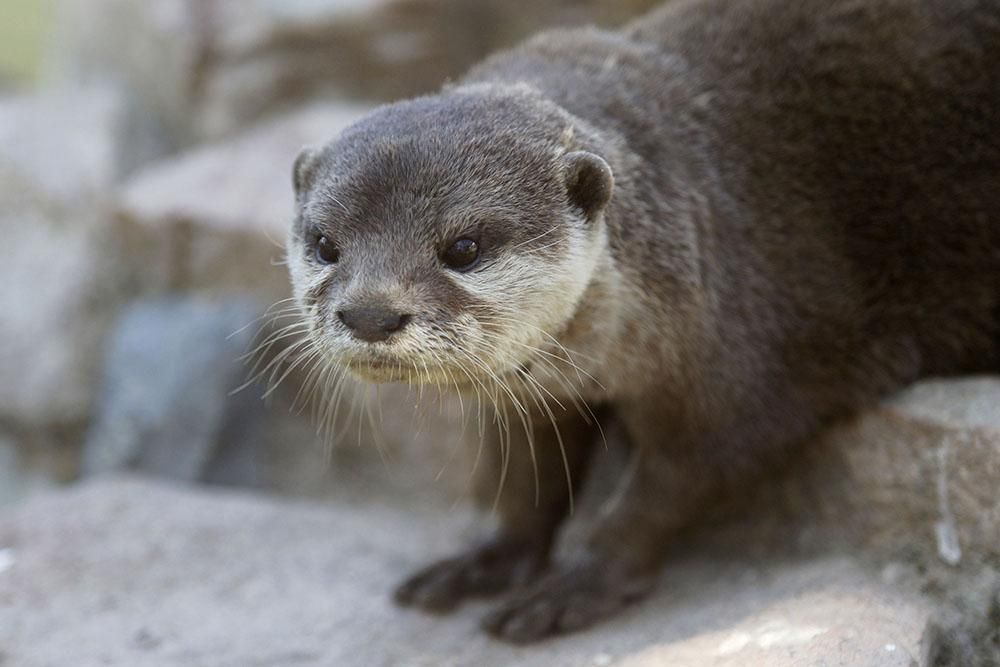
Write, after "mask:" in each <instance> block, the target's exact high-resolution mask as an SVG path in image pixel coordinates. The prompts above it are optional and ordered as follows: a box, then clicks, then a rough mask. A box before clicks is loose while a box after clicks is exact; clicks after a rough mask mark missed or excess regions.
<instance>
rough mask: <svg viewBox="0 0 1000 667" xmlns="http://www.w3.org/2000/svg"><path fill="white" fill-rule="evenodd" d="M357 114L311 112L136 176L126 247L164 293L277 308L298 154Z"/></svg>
mask: <svg viewBox="0 0 1000 667" xmlns="http://www.w3.org/2000/svg"><path fill="white" fill-rule="evenodd" d="M364 111H365V108H362V107H353V106H344V105H342V104H333V105H321V106H315V107H310V108H308V109H305V110H303V111H299V112H296V113H294V114H291V115H290V116H287V117H284V118H282V119H279V120H276V121H273V122H270V123H267V124H266V125H264V126H261V127H259V128H256V129H253V130H251V131H249V132H248V133H247V134H245V135H242V136H240V137H239V138H236V139H234V140H231V141H225V142H220V143H217V144H212V145H208V146H205V147H202V148H199V149H196V150H194V151H191V152H189V153H184V154H181V155H179V156H177V157H176V158H173V159H170V160H167V161H165V162H162V163H159V164H157V165H155V166H153V167H151V168H149V169H147V170H144V171H142V172H140V173H138V174H137V175H136V176H135V177H134V178H132V179H130V180H129V181H128V182H127V183H125V185H124V186H123V188H122V190H121V192H120V195H119V197H118V202H117V211H118V216H119V219H120V220H121V222H122V223H123V225H124V226H125V227H126V229H127V232H126V233H127V235H128V236H129V238H130V241H129V243H130V245H132V246H134V247H136V248H139V249H141V251H142V252H149V253H150V254H149V256H148V257H147V260H146V264H147V266H150V267H155V268H153V269H152V270H154V271H155V272H157V273H162V275H164V282H165V284H166V286H167V287H168V288H169V289H173V290H208V291H212V292H216V293H218V292H227V291H237V292H245V293H255V294H256V295H257V296H258V297H259V298H260V299H261V300H263V301H267V302H269V303H270V302H273V301H276V300H278V299H281V298H284V297H285V296H287V295H289V293H290V288H289V286H288V274H287V271H286V270H285V267H284V266H283V265H282V264H281V262H282V259H283V254H284V253H283V249H282V246H283V243H284V240H285V234H286V232H287V228H288V225H289V223H290V220H291V217H292V214H293V194H292V186H291V169H292V164H293V162H294V161H295V157H296V156H297V155H298V153H299V151H300V150H301V149H302V148H303V147H305V146H307V145H311V144H317V143H324V142H326V141H327V140H329V139H330V138H332V137H333V136H335V135H336V134H337V133H338V132H339V131H340V130H341V129H342V128H344V127H345V126H346V125H348V124H349V123H350V122H352V121H353V120H355V119H356V118H358V117H359V116H360V115H361V114H362V113H363V112H364Z"/></svg>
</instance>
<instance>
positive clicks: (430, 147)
mask: <svg viewBox="0 0 1000 667" xmlns="http://www.w3.org/2000/svg"><path fill="white" fill-rule="evenodd" d="M527 102H530V100H528V101H518V100H515V101H513V102H512V101H511V100H509V99H507V98H493V97H484V96H482V95H478V94H475V95H473V94H450V95H445V96H438V97H433V98H423V99H418V100H413V101H409V102H403V103H398V104H394V105H390V106H386V107H383V108H381V109H379V110H376V111H375V112H374V113H373V114H371V115H370V116H368V117H367V118H365V119H363V120H362V121H360V122H358V123H357V124H355V125H354V126H352V127H350V128H348V129H347V130H346V131H345V132H344V133H343V134H342V135H341V136H340V137H338V138H336V139H335V140H333V141H331V142H330V143H329V144H327V145H326V146H325V147H324V148H323V149H322V150H321V151H320V152H319V153H318V154H317V156H316V157H315V158H314V160H313V162H314V163H315V164H314V167H313V172H314V173H313V174H312V176H311V178H310V179H309V185H308V187H306V188H304V192H303V194H302V196H301V199H300V210H301V216H300V218H301V219H300V223H301V225H303V226H305V225H312V226H316V227H319V228H320V229H321V230H322V231H324V232H331V233H336V234H338V235H340V236H342V237H343V236H345V235H349V236H354V237H362V236H363V237H366V238H372V237H374V236H377V235H380V234H383V235H385V236H387V238H388V240H389V241H390V243H389V245H390V246H395V245H399V243H400V242H401V241H403V240H405V241H408V242H413V241H415V240H416V241H426V242H440V241H441V240H442V239H441V238H440V237H442V236H445V237H446V236H449V235H455V234H461V233H463V232H468V231H476V233H478V234H489V233H493V234H499V233H503V234H505V235H506V236H508V237H512V238H516V237H517V236H519V235H520V234H521V233H524V234H530V233H537V231H538V229H539V226H544V225H548V226H551V225H552V224H553V223H554V222H556V221H557V220H558V218H559V216H560V213H561V212H562V204H563V203H564V200H565V185H564V181H563V175H562V170H561V167H560V164H559V159H560V156H561V154H562V153H564V152H565V148H561V145H560V143H559V139H560V136H561V128H562V127H563V126H562V125H561V124H560V123H561V121H558V120H557V119H555V118H552V119H546V117H545V115H544V114H542V115H541V117H540V118H541V120H542V122H537V121H538V120H539V115H538V109H537V108H535V110H534V111H535V116H534V118H535V120H536V122H535V123H529V122H528V121H529V118H531V117H532V116H531V109H529V108H524V107H525V105H526V104H527ZM528 106H530V105H528ZM535 106H536V107H537V104H536V105H535ZM528 126H530V130H526V129H525V128H526V127H528ZM491 230H492V231H491ZM498 240H499V239H498ZM549 240H550V241H551V240H552V239H549ZM344 241H347V239H344Z"/></svg>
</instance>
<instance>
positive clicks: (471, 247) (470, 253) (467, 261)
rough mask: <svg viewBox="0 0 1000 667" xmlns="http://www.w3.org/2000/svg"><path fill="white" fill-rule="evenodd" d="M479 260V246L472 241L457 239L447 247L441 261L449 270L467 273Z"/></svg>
mask: <svg viewBox="0 0 1000 667" xmlns="http://www.w3.org/2000/svg"><path fill="white" fill-rule="evenodd" d="M477 259H479V244H478V243H476V242H475V241H473V240H472V239H459V240H457V241H455V242H454V243H452V244H451V245H450V246H448V249H447V250H445V251H444V253H443V254H442V255H441V260H442V261H443V262H444V263H445V264H446V265H447V266H448V268H449V269H454V270H456V271H468V270H469V269H471V268H472V266H473V265H474V264H475V263H476V260H477Z"/></svg>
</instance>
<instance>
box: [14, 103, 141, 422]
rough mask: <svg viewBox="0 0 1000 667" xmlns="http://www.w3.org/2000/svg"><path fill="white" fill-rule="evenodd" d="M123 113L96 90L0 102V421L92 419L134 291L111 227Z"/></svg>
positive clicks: (70, 420) (124, 260)
mask: <svg viewBox="0 0 1000 667" xmlns="http://www.w3.org/2000/svg"><path fill="white" fill-rule="evenodd" d="M117 118H118V107H117V105H116V102H115V97H114V96H113V95H111V94H108V95H105V94H103V93H99V92H97V91H88V92H78V93H76V94H72V95H70V94H69V93H67V94H66V95H54V94H53V95H51V96H41V97H34V98H32V97H17V98H11V99H7V100H2V101H0V234H2V236H3V239H4V242H3V244H4V261H3V263H2V265H0V311H2V312H3V313H4V316H3V318H0V421H6V422H16V423H17V424H19V425H22V426H32V425H35V426H37V425H50V424H53V423H55V424H67V423H71V422H78V421H80V420H82V419H85V417H86V415H87V412H88V410H89V406H90V398H91V396H90V392H91V388H92V386H93V382H94V380H95V372H96V368H97V361H98V355H99V349H100V336H101V333H102V331H103V328H104V326H105V325H106V323H107V321H108V319H109V317H110V316H111V314H112V312H113V309H114V308H115V307H116V305H117V302H118V300H119V299H120V298H121V296H122V294H123V291H124V288H125V283H126V282H127V273H128V271H127V268H126V264H127V260H126V259H125V257H124V253H123V252H121V248H120V247H119V245H118V242H117V239H116V237H115V235H114V232H113V230H112V228H111V226H110V225H109V224H108V220H109V217H108V216H107V215H105V213H106V211H107V200H108V192H109V191H110V189H111V188H112V187H113V185H114V183H115V180H116V178H117V176H118V161H117V157H116V155H117V154H118V147H119V146H120V140H121V137H120V136H119V135H118V134H117V131H116V128H117Z"/></svg>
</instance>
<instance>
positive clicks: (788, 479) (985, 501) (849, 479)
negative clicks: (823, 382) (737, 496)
mask: <svg viewBox="0 0 1000 667" xmlns="http://www.w3.org/2000/svg"><path fill="white" fill-rule="evenodd" d="M998 479H1000V378H969V379H956V380H937V381H933V380H932V381H927V382H923V383H921V384H918V385H916V386H914V387H912V388H911V389H909V390H908V391H904V392H902V393H900V394H899V395H898V396H896V397H894V398H892V399H891V400H888V401H886V402H885V403H884V404H883V405H882V406H880V407H878V408H876V409H874V410H870V411H868V412H865V413H863V414H861V415H859V416H857V417H856V418H854V419H851V420H849V421H847V422H845V423H842V424H840V425H839V426H836V427H834V428H833V429H831V430H830V431H829V432H828V433H826V434H824V435H823V436H822V437H821V438H819V439H818V441H817V442H816V443H814V444H812V445H810V446H809V447H808V451H807V453H806V456H804V457H803V458H802V460H800V461H798V462H796V463H795V465H793V466H792V467H791V469H790V470H789V471H787V474H785V475H784V476H783V477H782V478H781V479H775V480H772V481H770V482H768V483H767V484H764V485H762V488H760V489H759V491H758V494H757V498H756V501H755V502H747V501H745V500H742V501H740V503H739V504H741V505H744V506H746V508H747V509H745V510H744V511H743V512H740V513H739V516H740V517H742V518H746V517H747V516H752V517H757V520H756V524H755V527H754V530H753V534H754V535H755V539H756V540H757V541H759V542H761V543H765V542H768V541H778V542H785V543H787V542H788V541H789V540H793V541H799V542H802V543H803V544H806V545H808V544H813V545H821V546H823V547H830V546H835V547H836V548H838V549H858V548H863V549H867V550H870V551H872V552H876V553H880V554H883V555H886V556H888V557H891V558H903V559H905V560H912V559H917V560H919V561H921V562H923V563H941V564H944V565H947V566H949V567H956V566H962V567H964V566H966V565H969V566H970V567H973V566H975V565H976V564H977V563H979V562H982V561H983V560H988V559H991V558H993V559H995V558H996V557H998V556H1000V495H998V494H997V492H996V489H997V480H998ZM741 520H742V519H741ZM741 530H745V528H742V529H741ZM744 535H745V533H744Z"/></svg>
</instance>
